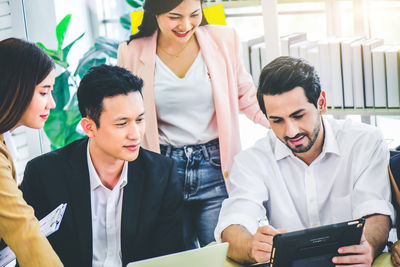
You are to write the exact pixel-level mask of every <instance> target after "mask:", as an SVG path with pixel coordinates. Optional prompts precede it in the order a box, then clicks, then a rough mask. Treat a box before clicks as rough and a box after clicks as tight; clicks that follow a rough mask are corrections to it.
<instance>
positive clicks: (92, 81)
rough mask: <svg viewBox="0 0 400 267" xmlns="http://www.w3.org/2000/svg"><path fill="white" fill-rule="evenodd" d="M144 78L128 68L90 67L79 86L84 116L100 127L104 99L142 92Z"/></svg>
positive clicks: (79, 100)
mask: <svg viewBox="0 0 400 267" xmlns="http://www.w3.org/2000/svg"><path fill="white" fill-rule="evenodd" d="M142 87H143V80H142V79H140V78H139V77H136V76H135V75H132V74H131V73H130V72H129V71H127V70H126V69H123V68H120V67H117V66H108V65H105V64H103V65H100V66H96V67H92V68H90V70H89V71H88V73H87V74H86V75H85V76H84V77H83V79H82V81H81V83H80V85H79V87H78V93H77V95H78V105H79V111H80V112H81V115H82V118H84V117H88V118H90V119H92V120H93V121H94V122H95V123H96V126H97V127H100V115H101V112H102V111H103V99H104V98H106V97H113V96H117V95H127V94H129V93H131V92H136V91H139V92H140V94H142Z"/></svg>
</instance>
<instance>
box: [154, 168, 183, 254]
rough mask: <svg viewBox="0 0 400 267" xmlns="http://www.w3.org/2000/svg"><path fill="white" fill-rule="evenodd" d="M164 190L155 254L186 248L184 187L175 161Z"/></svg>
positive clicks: (155, 241)
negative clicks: (184, 240)
mask: <svg viewBox="0 0 400 267" xmlns="http://www.w3.org/2000/svg"><path fill="white" fill-rule="evenodd" d="M168 176H169V177H168V183H167V186H166V188H165V191H164V197H163V201H162V206H161V209H160V213H159V216H158V221H159V224H158V225H159V227H157V229H155V232H156V234H155V235H153V238H154V239H155V240H153V242H152V244H154V245H155V246H154V251H153V255H166V254H170V253H175V252H179V251H183V250H184V243H183V196H182V192H183V188H182V183H181V182H180V181H179V179H178V177H177V171H176V167H175V163H173V165H172V167H171V169H170V171H169V175H168Z"/></svg>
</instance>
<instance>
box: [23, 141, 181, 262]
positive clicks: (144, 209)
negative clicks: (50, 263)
mask: <svg viewBox="0 0 400 267" xmlns="http://www.w3.org/2000/svg"><path fill="white" fill-rule="evenodd" d="M87 143H88V139H87V138H84V139H80V140H77V141H75V142H73V143H71V144H69V145H67V146H65V147H63V148H61V149H59V150H56V151H53V152H50V153H47V154H44V155H42V156H39V157H37V158H35V159H33V160H32V161H30V162H29V163H28V164H27V166H26V169H25V174H24V180H23V182H22V184H21V186H20V189H21V190H22V192H23V196H24V198H25V200H26V201H27V202H28V204H29V205H31V206H32V207H33V208H34V209H35V215H36V217H37V218H38V219H41V218H43V217H44V216H46V215H47V214H48V213H49V212H51V211H52V210H53V209H54V208H56V207H57V206H58V205H60V204H61V203H68V204H67V209H66V211H65V214H64V218H63V220H62V223H61V225H60V229H59V230H58V231H57V232H55V233H53V234H52V235H51V236H49V238H48V239H49V241H50V243H51V245H52V246H53V248H54V250H55V251H56V253H57V254H58V256H59V257H60V259H61V261H62V262H63V263H64V265H65V266H74V267H76V266H85V267H87V266H92V251H93V248H92V247H93V246H92V243H93V242H92V223H91V222H92V220H91V203H90V180H89V170H88V167H87V166H88V165H87V164H88V163H87V156H86V153H87ZM182 205H183V200H182V183H181V182H179V181H178V179H177V176H176V170H175V165H174V162H173V161H172V160H171V159H169V158H166V157H164V156H162V155H159V154H156V153H153V152H150V151H147V150H145V149H142V148H141V149H140V152H139V156H138V158H137V159H136V160H135V161H133V162H129V164H128V183H127V185H126V186H125V187H124V195H123V203H122V216H121V252H122V263H123V265H124V266H126V264H127V263H129V262H131V261H137V260H141V259H146V258H151V257H155V256H159V255H164V254H169V253H173V252H177V251H182V250H183V248H184V245H183V238H182Z"/></svg>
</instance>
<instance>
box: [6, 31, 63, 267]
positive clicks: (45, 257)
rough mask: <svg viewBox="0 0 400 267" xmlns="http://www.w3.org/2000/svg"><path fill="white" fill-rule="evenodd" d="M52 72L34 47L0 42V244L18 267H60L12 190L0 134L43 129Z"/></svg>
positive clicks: (12, 171)
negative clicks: (9, 253)
mask: <svg viewBox="0 0 400 267" xmlns="http://www.w3.org/2000/svg"><path fill="white" fill-rule="evenodd" d="M54 69H55V65H54V62H53V61H52V60H51V59H50V57H49V56H48V55H47V54H46V53H45V52H44V51H43V50H42V49H40V48H39V47H38V46H36V45H35V44H32V43H29V42H26V41H23V40H20V39H15V38H10V39H6V40H3V41H0V239H3V240H4V242H5V243H6V244H7V245H8V246H9V247H10V248H11V250H12V251H13V252H14V253H15V255H16V257H17V260H18V263H19V265H20V266H22V267H25V266H32V267H36V266H49V267H50V266H62V263H61V261H60V260H59V258H58V256H57V255H56V253H55V252H54V251H53V249H52V247H51V245H50V243H49V242H48V241H47V239H46V237H45V236H44V235H43V234H41V233H40V231H39V222H38V220H37V219H36V218H35V216H34V212H33V209H32V208H31V207H30V206H28V204H26V202H25V201H24V199H23V197H22V193H21V191H19V190H18V187H17V184H16V172H15V167H14V164H13V160H12V158H11V155H10V153H9V151H8V149H7V146H6V144H5V142H4V134H5V133H7V132H12V131H13V130H14V129H15V128H17V127H19V126H22V125H24V126H27V127H30V128H35V129H39V128H42V127H43V126H44V123H45V121H46V119H47V117H48V115H49V112H50V109H53V108H54V107H55V103H54V100H53V97H52V96H51V91H52V90H53V86H54V80H55V70H54Z"/></svg>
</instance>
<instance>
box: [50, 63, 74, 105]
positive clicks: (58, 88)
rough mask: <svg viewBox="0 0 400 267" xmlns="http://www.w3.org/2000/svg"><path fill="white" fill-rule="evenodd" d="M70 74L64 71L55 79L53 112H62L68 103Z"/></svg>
mask: <svg viewBox="0 0 400 267" xmlns="http://www.w3.org/2000/svg"><path fill="white" fill-rule="evenodd" d="M70 76H71V73H70V72H69V71H67V70H66V71H64V72H63V73H61V74H60V75H58V76H57V77H56V82H55V84H54V90H53V97H54V101H55V102H56V108H55V110H63V109H65V106H66V105H67V104H68V102H69V98H70V92H69V77H70Z"/></svg>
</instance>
